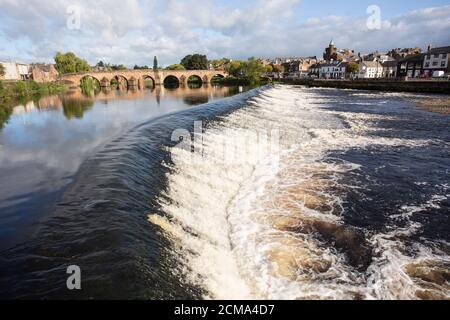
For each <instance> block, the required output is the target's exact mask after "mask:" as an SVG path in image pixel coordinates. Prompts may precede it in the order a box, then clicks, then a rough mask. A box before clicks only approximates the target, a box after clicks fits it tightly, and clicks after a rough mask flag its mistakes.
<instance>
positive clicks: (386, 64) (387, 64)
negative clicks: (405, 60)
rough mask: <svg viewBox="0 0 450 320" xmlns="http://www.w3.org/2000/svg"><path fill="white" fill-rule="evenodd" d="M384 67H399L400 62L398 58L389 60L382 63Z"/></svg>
mask: <svg viewBox="0 0 450 320" xmlns="http://www.w3.org/2000/svg"><path fill="white" fill-rule="evenodd" d="M382 65H383V67H397V65H398V62H397V60H387V61H385V62H383V63H382Z"/></svg>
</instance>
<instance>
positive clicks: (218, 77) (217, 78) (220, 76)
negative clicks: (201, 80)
mask: <svg viewBox="0 0 450 320" xmlns="http://www.w3.org/2000/svg"><path fill="white" fill-rule="evenodd" d="M224 78H225V76H224V75H223V74H221V73H217V74H215V75H213V76H212V77H211V82H217V81H220V80H221V79H224Z"/></svg>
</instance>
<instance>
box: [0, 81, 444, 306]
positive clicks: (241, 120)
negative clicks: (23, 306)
mask: <svg viewBox="0 0 450 320" xmlns="http://www.w3.org/2000/svg"><path fill="white" fill-rule="evenodd" d="M158 90H160V92H159V93H158V92H157V90H154V91H141V92H135V93H123V92H122V93H121V92H113V93H109V94H107V95H106V97H104V96H102V95H99V96H97V97H95V98H94V99H92V98H84V97H82V96H80V95H79V94H77V93H74V97H75V98H74V99H72V100H74V101H76V103H75V102H74V103H73V104H74V105H76V107H74V108H68V107H67V106H68V105H71V104H72V103H71V102H70V101H72V100H70V98H68V97H65V96H63V97H54V98H49V102H48V103H47V105H48V106H49V107H48V108H45V107H43V106H41V105H39V107H36V106H35V105H34V104H33V105H32V107H28V106H27V107H23V108H22V109H20V108H18V109H17V110H15V112H14V115H13V116H12V117H11V119H10V120H9V122H8V123H7V124H6V125H5V126H4V128H3V130H2V131H1V133H0V143H1V145H2V149H1V152H2V154H1V157H2V158H1V162H0V163H1V164H0V175H1V176H2V180H1V182H0V197H1V199H0V203H1V215H0V219H1V223H0V225H1V230H2V231H1V237H2V251H1V254H0V256H1V260H0V270H1V278H0V297H3V298H49V299H51V298H57V299H65V298H81V299H90V298H97V299H99V298H124V299H193V298H194V299H195V298H213V299H236V298H241V299H429V298H433V299H449V298H450V284H449V281H450V271H449V270H450V244H449V243H450V217H449V216H450V198H449V197H450V160H449V159H450V131H449V129H448V128H449V124H450V117H449V115H445V114H435V113H429V112H425V111H421V110H419V109H417V108H416V107H415V106H414V104H413V103H412V102H411V100H412V99H413V98H414V97H415V95H413V94H399V93H395V94H394V93H377V92H364V91H354V90H338V89H318V88H316V89H314V88H305V87H296V86H287V85H275V86H266V87H261V88H258V89H253V90H249V91H246V92H243V93H240V94H237V93H239V90H238V89H237V88H228V89H225V88H216V87H208V88H203V89H197V90H201V91H195V90H196V89H178V90H175V91H167V90H164V89H161V88H159V89H158ZM182 90H186V91H182ZM241 91H245V90H241ZM199 92H202V94H198V95H197V93H199ZM111 95H112V96H113V98H111ZM225 97H227V98H225ZM421 97H422V98H423V96H421ZM51 99H55V100H54V101H50V100H51ZM67 99H68V101H69V102H67ZM84 101H88V102H89V103H87V102H86V104H85V102H84ZM207 102H208V103H207ZM43 105H45V103H44V104H43ZM33 108H35V109H33ZM31 109H32V110H31ZM70 265H77V266H79V267H80V268H81V270H82V286H83V290H82V291H68V290H67V288H66V279H67V274H66V269H67V267H68V266H70Z"/></svg>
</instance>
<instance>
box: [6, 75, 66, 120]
mask: <svg viewBox="0 0 450 320" xmlns="http://www.w3.org/2000/svg"><path fill="white" fill-rule="evenodd" d="M64 91H65V86H64V85H63V84H60V83H56V82H46V83H37V82H35V81H0V129H1V128H2V127H3V125H4V123H5V122H6V121H7V119H8V118H9V117H10V115H11V113H12V108H13V107H14V106H15V105H17V104H20V103H26V102H27V101H29V100H33V99H37V98H40V97H42V96H46V95H52V94H58V93H62V92H64Z"/></svg>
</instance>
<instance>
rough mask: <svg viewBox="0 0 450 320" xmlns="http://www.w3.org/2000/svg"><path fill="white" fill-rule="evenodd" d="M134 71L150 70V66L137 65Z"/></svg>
mask: <svg viewBox="0 0 450 320" xmlns="http://www.w3.org/2000/svg"><path fill="white" fill-rule="evenodd" d="M133 69H134V70H148V69H150V68H149V67H148V66H138V65H135V66H134V68H133Z"/></svg>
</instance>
